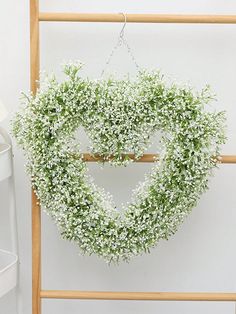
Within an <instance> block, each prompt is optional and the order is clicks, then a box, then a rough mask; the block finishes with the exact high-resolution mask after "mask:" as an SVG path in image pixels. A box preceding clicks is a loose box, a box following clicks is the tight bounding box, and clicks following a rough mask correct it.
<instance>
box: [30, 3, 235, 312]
mask: <svg viewBox="0 0 236 314" xmlns="http://www.w3.org/2000/svg"><path fill="white" fill-rule="evenodd" d="M123 21H124V16H123V14H120V13H111V14H110V13H99V14H96V13H46V12H39V0H30V82H31V91H32V92H33V93H34V94H35V93H36V89H37V81H38V80H39V69H40V66H39V55H40V44H39V24H40V22H120V23H121V22H123ZM126 21H127V23H130V22H131V23H208V24H209V23H210V24H236V15H170V14H163V15H162V14H127V15H126ZM155 156H156V155H153V154H146V155H144V156H143V157H142V158H141V159H140V160H139V161H140V162H153V159H154V158H153V157H155ZM131 158H132V155H131ZM217 158H218V159H219V161H220V162H221V163H230V164H232V163H233V164H236V155H223V156H219V157H217ZM97 159H99V157H98V158H94V157H93V156H91V155H89V154H84V160H85V161H88V162H89V161H90V162H93V161H97ZM45 298H50V299H91V300H155V301H158V300H165V301H236V293H221V292H218V293H209V292H124V291H123V292H111V291H80V290H78V291H69V290H42V287H41V208H40V206H39V204H38V201H37V198H36V195H35V193H34V192H33V190H32V314H41V300H42V299H45Z"/></svg>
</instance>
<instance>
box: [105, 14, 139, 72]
mask: <svg viewBox="0 0 236 314" xmlns="http://www.w3.org/2000/svg"><path fill="white" fill-rule="evenodd" d="M121 14H123V16H124V19H125V20H124V25H123V27H122V29H121V31H120V34H119V37H118V40H117V43H116V44H115V46H114V47H113V49H112V51H111V53H110V55H109V56H108V58H107V61H106V63H105V66H104V69H103V70H102V72H101V77H102V76H103V75H104V73H105V71H106V69H107V68H108V66H109V64H110V62H111V59H112V57H113V55H114V53H115V52H116V50H117V49H118V48H119V47H121V46H122V45H124V46H125V47H126V49H127V52H128V54H129V55H130V57H131V59H132V61H133V62H134V64H135V67H136V69H137V70H140V67H139V65H138V63H137V61H136V59H135V57H134V54H133V52H132V50H131V48H130V46H129V44H128V42H127V40H126V39H125V36H124V30H125V26H126V15H125V14H124V13H121Z"/></svg>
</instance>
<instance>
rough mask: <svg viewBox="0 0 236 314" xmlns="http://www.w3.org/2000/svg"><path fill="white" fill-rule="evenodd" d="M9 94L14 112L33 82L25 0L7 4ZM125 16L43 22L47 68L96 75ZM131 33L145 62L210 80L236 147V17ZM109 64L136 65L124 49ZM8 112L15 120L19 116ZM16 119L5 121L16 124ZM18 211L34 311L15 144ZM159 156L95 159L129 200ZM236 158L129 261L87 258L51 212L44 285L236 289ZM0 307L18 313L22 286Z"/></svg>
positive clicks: (231, 9) (98, 6) (121, 8)
mask: <svg viewBox="0 0 236 314" xmlns="http://www.w3.org/2000/svg"><path fill="white" fill-rule="evenodd" d="M0 5H1V6H0V26H1V27H0V98H1V99H2V101H3V102H4V103H5V104H7V106H8V108H9V111H10V117H11V116H12V114H13V113H14V112H15V111H17V109H18V108H19V95H20V91H21V90H24V91H27V90H28V89H29V12H28V10H29V4H28V1H26V0H21V1H17V0H12V1H3V0H2V1H1V3H0ZM41 9H42V10H44V11H53V10H54V11H55V10H57V11H83V12H89V11H90V12H92V11H93V12H137V13H145V12H146V13H147V12H149V13H216V14H217V13H218V14H221V13H222V14H236V2H235V1H232V0H199V1H195V0H178V1H177V0H176V1H170V0H166V1H160V0H155V1H154V0H153V1H152V0H146V1H138V2H137V1H131V0H130V1H127V0H126V1H125V0H119V1H114V0H113V1H111V0H109V1H108V0H107V1H106V0H99V1H93V0H89V1H88V0H87V1H85V0H83V1H82V0H81V1H73V0H61V1H58V0H51V1H46V0H41ZM120 28H121V25H119V24H86V23H84V24H79V23H74V24H73V23H71V24H70V23H68V24H66V23H51V24H50V23H48V24H43V25H42V26H41V68H42V69H44V70H47V71H51V70H53V71H55V72H56V73H60V68H59V64H60V63H61V62H62V61H64V60H68V59H80V60H82V61H83V62H85V63H86V67H85V68H84V74H85V75H88V76H90V77H97V76H98V75H99V74H100V72H101V70H102V68H103V65H104V62H105V61H106V59H107V57H108V54H109V53H110V51H111V48H112V46H113V45H114V43H115V41H116V38H117V34H118V33H119V30H120ZM126 34H127V38H128V41H129V43H130V46H131V47H132V48H133V50H134V54H135V56H136V59H137V60H138V62H139V64H140V65H141V66H144V67H147V68H148V69H149V68H160V69H162V71H163V72H164V73H166V74H167V75H169V76H171V77H174V78H176V79H177V80H180V81H189V82H190V83H191V84H192V85H193V86H195V87H196V88H198V89H200V88H201V87H203V86H204V85H205V84H206V83H208V84H210V85H211V86H212V89H213V91H214V92H215V93H216V94H217V98H218V102H217V103H216V104H215V105H216V108H217V110H221V109H225V110H226V111H227V117H228V142H227V144H226V145H225V147H224V149H223V152H224V153H225V154H236V144H235V143H236V123H235V115H236V106H235V103H236V94H235V88H236V80H235V77H236V26H235V25H171V24H169V25H159V24H149V25H148V24H140V25H138V24H133V25H131V24H129V25H127V28H126ZM110 69H119V73H125V72H126V71H130V72H131V73H134V71H135V68H134V66H133V64H132V62H131V61H130V59H129V56H128V55H127V54H126V53H125V52H124V51H123V50H122V49H121V50H120V52H118V53H117V55H116V57H115V58H114V62H113V65H111V67H110ZM10 117H9V119H10ZM9 119H8V120H7V121H6V122H4V124H3V125H4V126H5V127H6V128H7V129H8V128H9ZM14 151H15V168H16V187H17V210H18V222H19V233H20V258H21V294H22V302H23V311H22V314H30V313H31V237H30V235H31V231H30V230H31V226H30V223H31V220H30V185H29V179H28V178H27V177H26V175H25V172H24V167H23V165H24V162H25V161H24V158H23V156H22V151H20V150H19V149H18V148H17V147H14ZM150 167H151V166H150V165H133V166H130V167H128V168H127V169H125V170H124V169H122V170H121V169H119V170H114V169H105V170H103V172H102V171H101V170H100V169H99V168H98V167H97V166H95V165H94V166H92V167H91V173H92V175H94V176H95V179H96V182H98V183H99V184H101V185H103V186H104V187H105V188H106V189H108V190H109V191H110V192H112V193H113V194H114V198H115V200H116V202H117V204H121V203H122V202H124V201H127V200H128V199H129V197H130V193H131V190H132V188H133V187H134V186H135V184H136V182H137V181H138V180H141V179H142V177H143V174H144V172H145V170H147V169H150ZM235 178H236V166H235V165H221V166H220V167H219V170H218V171H216V173H215V177H214V178H212V179H211V183H210V190H209V191H208V192H207V193H206V194H205V195H203V196H202V198H201V201H200V202H199V205H198V206H197V208H195V209H194V210H193V212H192V214H191V215H190V216H189V217H188V218H187V219H186V221H185V223H184V224H183V225H182V226H181V228H180V229H179V231H178V232H177V233H176V235H175V236H173V237H172V238H171V240H170V241H168V242H161V243H160V244H159V245H158V246H157V248H156V249H155V250H152V252H151V254H150V255H144V256H142V257H137V258H134V259H133V260H132V261H131V262H130V263H129V264H121V265H120V266H108V265H106V264H105V263H104V262H103V261H102V260H99V259H98V258H97V257H96V256H93V257H81V256H79V255H78V249H77V247H75V246H74V245H73V244H70V243H68V242H66V241H63V240H62V239H61V238H60V236H59V234H58V231H57V229H56V228H55V226H54V224H53V222H52V221H51V220H50V218H48V217H47V216H46V215H43V287H44V288H46V289H85V290H86V289H88V290H90V289H91V290H96V289H98V290H136V291H227V292H230V291H231V292H232V291H235V290H236V270H235V262H236V250H235V244H236V228H235V221H236V196H235ZM7 203H8V201H7V186H6V184H5V183H1V185H0V223H1V227H0V246H1V247H7V246H8V245H9V240H8V239H7V237H6V234H7ZM0 313H1V314H8V313H9V314H13V313H14V293H10V294H9V295H7V296H5V297H4V298H3V299H1V300H0ZM54 313H57V314H62V313H63V314H65V313H70V314H75V313H98V314H101V313H103V314H108V313H114V314H118V313H119V314H120V313H124V314H128V313H129V314H130V313H135V314H143V313H145V314H146V313H149V314H154V313H163V314H172V313H173V314H178V313H179V314H187V313H191V314H195V313H196V314H199V313H201V314H213V313H214V314H216V313H218V314H220V313H224V314H230V313H231V314H232V313H234V304H233V303H220V302H219V303H214V302H212V303H207V302H199V303H197V302H180V303H177V302H126V301H123V302H118V301H52V300H48V301H43V314H54Z"/></svg>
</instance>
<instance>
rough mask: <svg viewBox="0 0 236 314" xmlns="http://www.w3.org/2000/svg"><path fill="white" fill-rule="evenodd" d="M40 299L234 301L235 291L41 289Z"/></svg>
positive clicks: (235, 298)
mask: <svg viewBox="0 0 236 314" xmlns="http://www.w3.org/2000/svg"><path fill="white" fill-rule="evenodd" d="M40 297H41V298H42V299H81V300H137V301H138V300H139V301H236V293H221V292H217V293H214V292H213V293H212V292H205V293H204V292H112V291H76V290H41V293H40Z"/></svg>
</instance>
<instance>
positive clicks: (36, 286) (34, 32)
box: [30, 0, 41, 314]
mask: <svg viewBox="0 0 236 314" xmlns="http://www.w3.org/2000/svg"><path fill="white" fill-rule="evenodd" d="M38 14H39V2H38V0H30V86H31V91H32V92H33V94H35V93H36V91H37V84H38V83H37V81H38V79H39V19H38ZM31 212H32V314H41V298H40V291H41V209H40V206H39V204H38V201H37V197H36V195H35V193H34V191H33V190H32V209H31Z"/></svg>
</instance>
